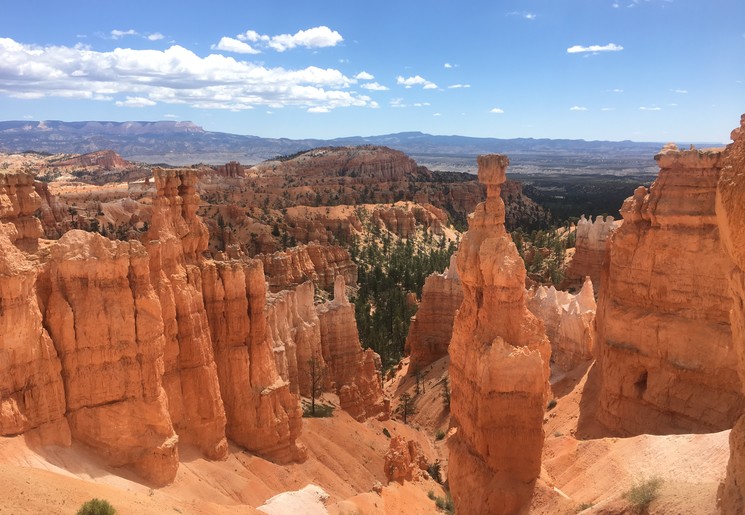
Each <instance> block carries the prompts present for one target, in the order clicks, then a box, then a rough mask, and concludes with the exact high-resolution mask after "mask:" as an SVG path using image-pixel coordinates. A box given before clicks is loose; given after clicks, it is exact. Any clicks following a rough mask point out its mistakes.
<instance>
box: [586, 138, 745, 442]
mask: <svg viewBox="0 0 745 515" xmlns="http://www.w3.org/2000/svg"><path fill="white" fill-rule="evenodd" d="M655 159H656V160H657V162H658V164H659V166H660V172H659V175H658V177H657V179H656V180H655V182H654V183H653V184H652V186H651V188H650V190H649V191H647V190H646V188H644V187H639V188H637V190H636V191H635V192H634V196H633V197H630V198H628V199H627V200H626V201H625V202H624V204H623V207H622V209H621V214H622V216H623V218H624V223H623V225H622V226H621V227H620V228H619V229H618V230H617V231H616V232H615V234H614V235H613V237H612V239H611V244H610V248H609V255H608V259H607V267H608V269H607V270H604V273H603V285H602V288H601V290H600V297H599V302H598V311H597V346H598V354H597V359H598V366H599V368H600V371H601V375H602V387H601V391H600V396H599V408H598V413H597V417H598V419H599V421H600V422H601V423H603V424H604V425H605V426H606V427H607V428H609V429H610V430H611V431H613V432H616V433H620V434H625V435H630V434H640V433H653V434H670V433H689V432H713V431H721V430H724V429H728V428H731V427H732V425H733V424H734V422H735V420H736V419H737V417H738V416H739V415H740V413H742V409H743V406H744V405H743V396H742V393H741V386H740V380H739V378H738V374H737V357H736V353H735V349H734V346H733V344H732V335H731V332H730V322H729V312H730V310H731V309H732V307H733V303H732V300H731V297H730V292H729V291H728V288H727V277H728V276H729V275H730V272H731V270H732V263H731V261H730V260H729V258H728V257H727V256H726V255H725V253H724V251H723V249H722V247H721V244H720V238H719V229H718V227H717V220H716V215H715V197H716V188H717V182H718V180H719V175H720V167H721V161H722V151H721V149H714V150H693V149H692V150H678V149H677V148H676V147H675V146H674V145H668V146H666V147H665V148H664V149H663V150H662V152H660V153H659V154H658V155H657V156H655Z"/></svg>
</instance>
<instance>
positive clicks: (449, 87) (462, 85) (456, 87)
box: [448, 84, 471, 89]
mask: <svg viewBox="0 0 745 515" xmlns="http://www.w3.org/2000/svg"><path fill="white" fill-rule="evenodd" d="M470 87H471V85H470V84H453V85H451V86H448V89H460V88H470Z"/></svg>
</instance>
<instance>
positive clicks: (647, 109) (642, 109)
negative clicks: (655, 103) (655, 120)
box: [639, 106, 662, 111]
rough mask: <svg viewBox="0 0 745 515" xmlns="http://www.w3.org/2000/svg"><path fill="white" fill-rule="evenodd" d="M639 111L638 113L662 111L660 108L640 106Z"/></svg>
mask: <svg viewBox="0 0 745 515" xmlns="http://www.w3.org/2000/svg"><path fill="white" fill-rule="evenodd" d="M639 110H640V111H662V108H661V107H646V106H641V107H640V108H639Z"/></svg>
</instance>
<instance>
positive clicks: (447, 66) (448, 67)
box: [444, 63, 458, 69]
mask: <svg viewBox="0 0 745 515" xmlns="http://www.w3.org/2000/svg"><path fill="white" fill-rule="evenodd" d="M456 66H458V65H457V64H450V63H445V64H444V67H445V68H447V69H450V68H455V67H456Z"/></svg>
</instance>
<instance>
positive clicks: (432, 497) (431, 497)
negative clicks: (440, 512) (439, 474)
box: [427, 490, 435, 501]
mask: <svg viewBox="0 0 745 515" xmlns="http://www.w3.org/2000/svg"><path fill="white" fill-rule="evenodd" d="M427 497H429V498H430V499H432V500H433V501H434V500H435V491H434V490H430V491H429V492H427Z"/></svg>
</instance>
